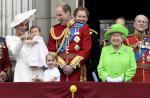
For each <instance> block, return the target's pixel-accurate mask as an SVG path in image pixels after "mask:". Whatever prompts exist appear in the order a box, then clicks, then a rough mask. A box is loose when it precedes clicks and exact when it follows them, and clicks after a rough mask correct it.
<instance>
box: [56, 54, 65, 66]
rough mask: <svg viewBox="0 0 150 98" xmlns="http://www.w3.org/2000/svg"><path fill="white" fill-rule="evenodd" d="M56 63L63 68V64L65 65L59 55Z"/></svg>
mask: <svg viewBox="0 0 150 98" xmlns="http://www.w3.org/2000/svg"><path fill="white" fill-rule="evenodd" d="M57 58H58V65H59V66H60V68H63V67H64V66H66V65H67V64H66V62H65V61H64V60H63V59H62V58H61V57H60V56H58V57H57Z"/></svg>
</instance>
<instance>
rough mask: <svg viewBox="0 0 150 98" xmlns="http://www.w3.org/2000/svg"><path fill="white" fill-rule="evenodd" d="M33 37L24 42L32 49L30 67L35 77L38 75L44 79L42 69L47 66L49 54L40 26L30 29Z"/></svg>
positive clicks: (29, 59)
mask: <svg viewBox="0 0 150 98" xmlns="http://www.w3.org/2000/svg"><path fill="white" fill-rule="evenodd" d="M30 32H31V37H30V39H27V40H25V41H24V43H25V44H28V45H29V46H30V47H31V48H30V51H29V52H30V57H29V58H28V63H29V66H31V67H32V72H33V77H35V76H36V75H38V76H39V77H41V78H42V77H43V70H42V68H41V67H43V66H44V65H46V63H45V57H46V55H47V54H48V49H47V47H46V45H45V43H44V41H43V38H42V37H41V29H40V28H39V27H38V26H32V27H31V28H30Z"/></svg>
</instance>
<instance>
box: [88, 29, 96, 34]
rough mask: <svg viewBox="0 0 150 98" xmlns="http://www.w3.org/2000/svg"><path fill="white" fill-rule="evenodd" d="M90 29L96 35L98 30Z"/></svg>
mask: <svg viewBox="0 0 150 98" xmlns="http://www.w3.org/2000/svg"><path fill="white" fill-rule="evenodd" d="M90 31H91V32H92V33H95V34H96V35H98V32H97V31H95V30H93V29H90Z"/></svg>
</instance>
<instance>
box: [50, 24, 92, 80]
mask: <svg viewBox="0 0 150 98" xmlns="http://www.w3.org/2000/svg"><path fill="white" fill-rule="evenodd" d="M76 23H77V22H75V21H74V22H73V23H71V25H70V26H69V29H70V32H71V33H74V34H73V37H72V40H71V41H69V45H68V48H67V47H65V51H59V52H58V56H59V59H58V65H59V68H60V70H61V68H63V67H64V66H65V65H70V66H72V67H73V68H74V71H73V73H72V74H71V75H69V76H66V75H65V74H64V73H63V72H62V71H61V81H69V82H76V81H84V80H86V72H85V70H86V69H85V66H84V64H85V61H86V60H87V59H88V56H89V53H90V49H91V36H90V30H89V27H88V26H87V25H86V24H83V25H82V26H80V25H76ZM78 24H80V23H78ZM53 28H54V30H53V33H54V35H55V37H60V35H61V34H62V33H63V31H64V29H66V26H64V25H61V24H58V25H55V26H54V27H53ZM75 28H77V30H79V31H76V30H75ZM71 29H74V30H72V31H71ZM53 33H52V30H51V32H50V38H49V42H48V50H49V51H55V52H56V51H57V50H58V48H59V47H60V45H61V43H62V42H63V38H64V37H61V38H58V39H57V40H56V39H55V38H54V37H52V35H53ZM64 36H65V33H64ZM66 51H67V52H66Z"/></svg>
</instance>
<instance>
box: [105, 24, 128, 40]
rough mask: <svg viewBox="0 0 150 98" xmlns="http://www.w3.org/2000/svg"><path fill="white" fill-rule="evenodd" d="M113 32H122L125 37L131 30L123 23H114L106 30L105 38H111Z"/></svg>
mask: <svg viewBox="0 0 150 98" xmlns="http://www.w3.org/2000/svg"><path fill="white" fill-rule="evenodd" d="M112 33H121V34H123V35H124V36H125V37H127V36H128V33H129V31H128V29H127V28H126V27H125V26H123V25H121V24H113V25H112V26H111V27H110V28H109V29H108V30H107V31H106V33H105V35H104V38H105V39H110V35H111V34H112Z"/></svg>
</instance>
